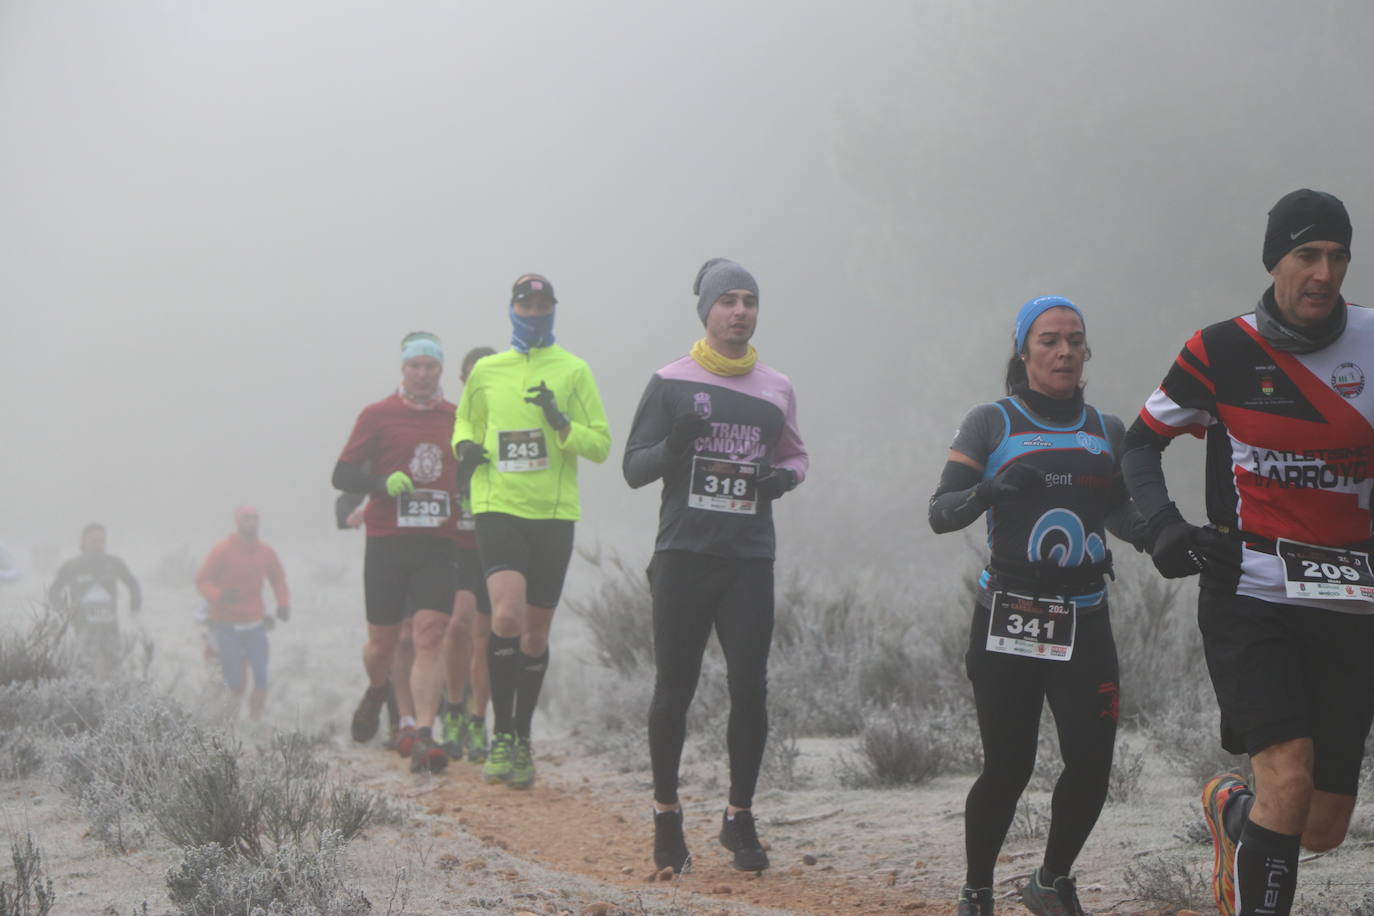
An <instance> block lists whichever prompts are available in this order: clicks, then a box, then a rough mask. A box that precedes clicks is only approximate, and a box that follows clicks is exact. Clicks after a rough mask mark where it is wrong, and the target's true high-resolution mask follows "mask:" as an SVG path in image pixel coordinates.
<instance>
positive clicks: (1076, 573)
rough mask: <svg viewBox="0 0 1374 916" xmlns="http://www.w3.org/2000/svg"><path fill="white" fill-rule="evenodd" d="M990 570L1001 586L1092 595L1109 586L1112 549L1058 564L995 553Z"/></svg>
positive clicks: (1049, 592) (1113, 576)
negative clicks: (1075, 562) (1099, 556)
mask: <svg viewBox="0 0 1374 916" xmlns="http://www.w3.org/2000/svg"><path fill="white" fill-rule="evenodd" d="M988 573H989V574H990V575H991V576H992V579H993V581H994V583H995V584H996V585H997V586H998V587H999V588H1008V589H1015V590H1018V591H1029V592H1031V593H1033V594H1041V595H1050V594H1053V595H1090V594H1092V593H1093V592H1099V591H1101V590H1102V589H1103V588H1105V587H1106V584H1107V583H1106V581H1105V580H1106V579H1108V578H1112V579H1114V578H1116V576H1115V575H1113V573H1112V552H1111V551H1110V550H1109V551H1107V556H1106V557H1105V558H1104V559H1102V560H1099V561H1098V562H1096V563H1085V564H1084V565H1082V566H1059V565H1057V564H1054V563H1026V562H1021V561H1018V560H1008V559H1005V558H1003V557H993V558H992V559H991V560H990V561H989V562H988Z"/></svg>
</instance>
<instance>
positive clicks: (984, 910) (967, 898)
mask: <svg viewBox="0 0 1374 916" xmlns="http://www.w3.org/2000/svg"><path fill="white" fill-rule="evenodd" d="M959 916H993V900H992V888H990V887H980V888H972V887H965V888H964V889H963V890H961V891H960V892H959Z"/></svg>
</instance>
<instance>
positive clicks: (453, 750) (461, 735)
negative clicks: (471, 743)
mask: <svg viewBox="0 0 1374 916" xmlns="http://www.w3.org/2000/svg"><path fill="white" fill-rule="evenodd" d="M467 720H468V717H467V715H466V714H464V712H463V711H462V710H461V709H457V708H453V709H449V710H447V711H446V712H444V713H442V714H441V715H440V716H439V728H440V732H439V734H440V736H441V737H442V739H443V740H442V742H441V744H442V745H443V748H444V753H446V754H448V755H449V756H450V757H452V758H453V759H454V760H462V759H463V742H464V741H465V740H466V739H467V735H468V729H467V724H468V721H467Z"/></svg>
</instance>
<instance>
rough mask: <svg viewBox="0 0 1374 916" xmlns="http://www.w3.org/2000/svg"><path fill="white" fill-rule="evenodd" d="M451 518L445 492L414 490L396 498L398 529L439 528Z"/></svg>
mask: <svg viewBox="0 0 1374 916" xmlns="http://www.w3.org/2000/svg"><path fill="white" fill-rule="evenodd" d="M448 516H449V499H448V493H447V492H446V491H444V490H414V491H412V492H410V493H402V494H401V495H400V496H398V497H396V527H398V528H438V527H439V526H440V525H442V524H443V523H444V522H445V521H446V520H447V519H448Z"/></svg>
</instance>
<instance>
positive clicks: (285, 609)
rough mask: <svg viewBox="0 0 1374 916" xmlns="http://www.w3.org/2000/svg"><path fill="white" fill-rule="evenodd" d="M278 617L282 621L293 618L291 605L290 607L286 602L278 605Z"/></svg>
mask: <svg viewBox="0 0 1374 916" xmlns="http://www.w3.org/2000/svg"><path fill="white" fill-rule="evenodd" d="M277 619H278V620H280V621H281V622H282V623H286V621H288V620H290V619H291V607H290V605H286V604H280V605H277Z"/></svg>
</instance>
